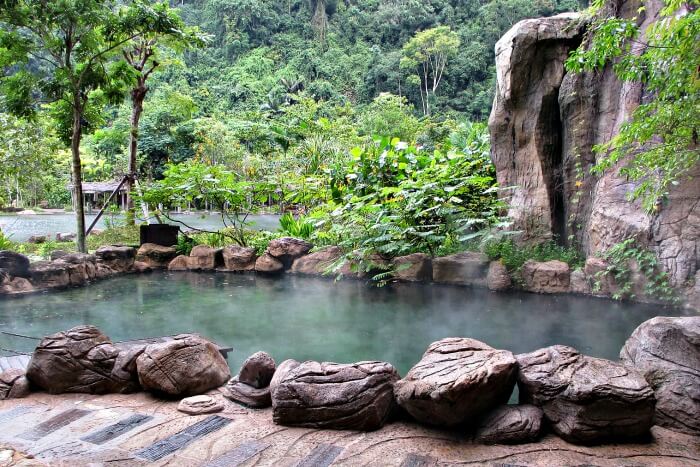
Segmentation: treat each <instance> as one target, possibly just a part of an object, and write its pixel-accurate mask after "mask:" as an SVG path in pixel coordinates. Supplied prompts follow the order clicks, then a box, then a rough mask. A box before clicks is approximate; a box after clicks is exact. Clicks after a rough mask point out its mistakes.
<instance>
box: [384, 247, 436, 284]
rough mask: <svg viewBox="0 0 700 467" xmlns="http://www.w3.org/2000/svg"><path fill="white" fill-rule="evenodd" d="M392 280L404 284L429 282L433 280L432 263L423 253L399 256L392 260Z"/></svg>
mask: <svg viewBox="0 0 700 467" xmlns="http://www.w3.org/2000/svg"><path fill="white" fill-rule="evenodd" d="M393 266H394V278H395V279H398V280H400V281H404V282H430V281H431V280H432V279H433V261H432V259H431V258H430V256H428V255H426V254H425V253H413V254H411V255H407V256H399V257H397V258H394V260H393Z"/></svg>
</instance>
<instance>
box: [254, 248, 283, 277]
mask: <svg viewBox="0 0 700 467" xmlns="http://www.w3.org/2000/svg"><path fill="white" fill-rule="evenodd" d="M255 270H256V271H257V272H262V273H265V274H279V273H281V272H284V264H283V263H282V261H280V260H278V259H277V258H275V257H274V256H272V255H270V254H269V253H265V254H264V255H262V256H261V257H259V258H258V259H257V260H255Z"/></svg>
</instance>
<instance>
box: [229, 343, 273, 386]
mask: <svg viewBox="0 0 700 467" xmlns="http://www.w3.org/2000/svg"><path fill="white" fill-rule="evenodd" d="M274 374H275V360H274V359H273V358H272V357H271V356H270V355H268V354H267V353H265V352H255V353H254V354H253V355H251V356H250V357H248V358H247V359H246V361H245V362H243V365H241V370H240V371H239V372H238V380H239V381H240V382H241V383H245V384H248V385H250V386H253V387H254V388H257V389H260V388H264V387H267V386H269V385H270V381H271V380H272V376H273V375H274Z"/></svg>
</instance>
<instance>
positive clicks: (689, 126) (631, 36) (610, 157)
mask: <svg viewBox="0 0 700 467" xmlns="http://www.w3.org/2000/svg"><path fill="white" fill-rule="evenodd" d="M644 10H645V8H644V7H642V8H640V10H639V13H640V14H643V12H644ZM638 23H639V22H638V21H637V19H636V18H633V19H630V20H624V19H619V18H602V17H601V18H597V19H596V20H595V21H594V22H593V26H592V28H591V36H590V37H589V40H588V41H584V43H583V44H582V45H581V47H579V49H578V50H576V51H575V52H574V53H573V54H572V55H571V57H570V58H569V60H568V61H567V63H566V66H567V68H568V69H569V70H571V71H576V72H581V71H584V70H597V69H602V68H603V67H604V66H606V65H607V64H608V63H610V62H613V70H614V71H615V74H616V75H617V76H618V77H619V78H620V79H621V80H623V81H627V82H636V83H642V84H643V85H644V88H645V92H646V93H647V94H648V95H649V96H650V98H649V99H648V100H647V101H645V102H644V103H643V104H641V105H640V106H639V107H637V109H635V111H634V113H633V115H632V118H631V119H630V120H629V121H627V122H625V123H624V124H623V126H622V128H621V130H620V132H619V134H618V135H616V136H615V137H614V138H612V139H611V140H610V141H609V142H607V143H605V144H602V145H600V146H598V147H596V148H595V151H596V152H597V153H598V154H599V156H601V158H600V159H601V160H600V162H599V163H598V164H597V166H596V167H595V170H596V171H598V172H601V171H604V170H607V169H611V168H613V167H615V166H616V165H617V164H618V163H622V165H623V168H622V169H621V173H622V174H623V175H625V176H627V177H628V178H629V179H631V180H634V181H635V182H637V184H636V187H635V189H634V191H633V193H632V197H633V198H638V197H641V198H642V200H643V204H644V207H645V208H646V209H647V211H649V212H653V211H656V210H658V208H659V206H658V203H659V202H661V201H663V200H664V198H665V197H666V195H667V193H668V189H669V186H670V185H676V184H678V183H679V181H681V180H682V179H683V178H684V177H686V175H687V174H688V171H689V170H690V169H692V168H693V167H695V166H696V165H697V164H698V162H700V150H698V131H700V129H699V127H698V125H699V122H700V76H699V74H698V73H699V71H698V70H700V1H698V0H693V1H690V2H681V1H680V0H666V1H665V6H664V8H663V9H662V11H661V14H660V17H659V19H658V20H656V21H654V22H653V23H652V24H651V25H650V26H649V27H648V29H647V30H646V33H645V34H642V32H641V31H640V28H639V26H638ZM640 46H641V47H640ZM640 49H641V53H635V51H637V50H640Z"/></svg>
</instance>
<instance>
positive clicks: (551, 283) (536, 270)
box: [522, 260, 571, 293]
mask: <svg viewBox="0 0 700 467" xmlns="http://www.w3.org/2000/svg"><path fill="white" fill-rule="evenodd" d="M522 274H523V281H524V282H525V288H526V289H527V290H529V291H530V292H537V293H566V292H568V291H569V285H570V278H571V271H570V270H569V265H568V264H566V263H564V262H563V261H556V260H554V261H546V262H544V263H540V262H537V261H527V262H526V263H525V264H523V269H522Z"/></svg>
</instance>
